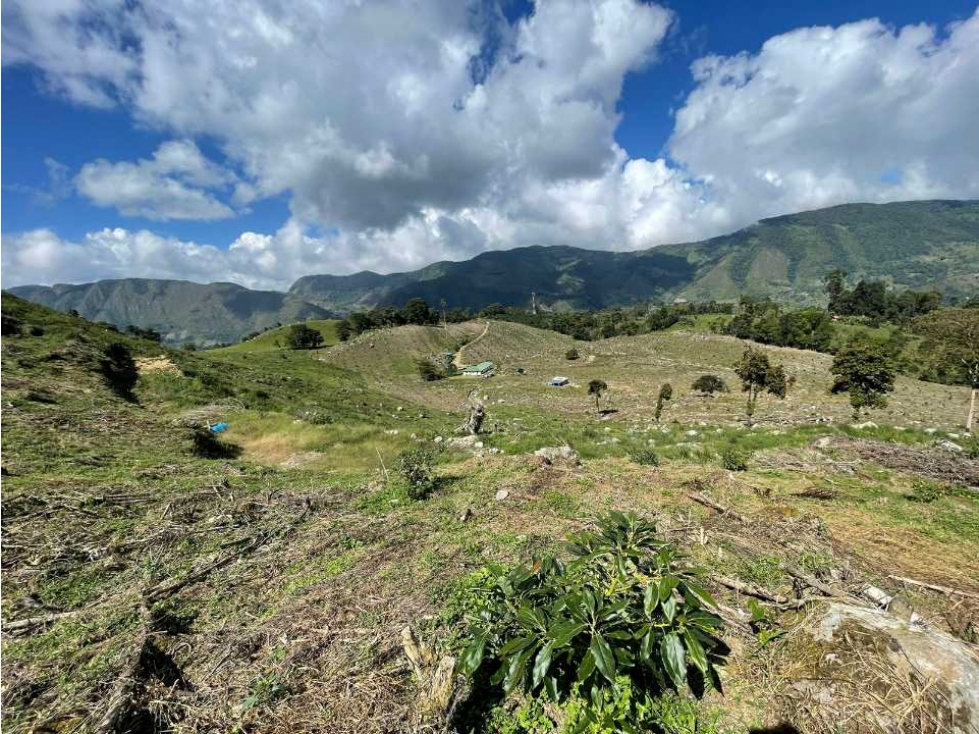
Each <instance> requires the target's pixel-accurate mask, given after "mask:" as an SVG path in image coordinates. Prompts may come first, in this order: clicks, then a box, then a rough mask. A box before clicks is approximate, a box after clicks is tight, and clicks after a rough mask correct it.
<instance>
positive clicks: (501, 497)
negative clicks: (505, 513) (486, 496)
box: [494, 489, 510, 502]
mask: <svg viewBox="0 0 979 734" xmlns="http://www.w3.org/2000/svg"><path fill="white" fill-rule="evenodd" d="M509 496H510V492H508V491H507V490H505V489H501V490H499V491H498V492H497V493H496V496H495V497H494V499H495V500H496V501H497V502H502V501H503V500H505V499H506V498H507V497H509Z"/></svg>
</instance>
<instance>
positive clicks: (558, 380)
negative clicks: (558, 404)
mask: <svg viewBox="0 0 979 734" xmlns="http://www.w3.org/2000/svg"><path fill="white" fill-rule="evenodd" d="M570 382H571V380H569V379H568V378H567V377H561V376H560V375H557V376H555V377H552V378H551V379H550V381H549V382H548V383H547V384H548V385H550V386H551V387H564V386H565V385H567V384H569V383H570Z"/></svg>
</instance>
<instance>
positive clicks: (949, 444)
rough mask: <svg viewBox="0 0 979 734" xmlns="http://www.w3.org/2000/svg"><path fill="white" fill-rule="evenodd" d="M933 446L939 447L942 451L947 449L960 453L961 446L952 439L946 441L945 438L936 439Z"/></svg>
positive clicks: (951, 452) (950, 451) (953, 452)
mask: <svg viewBox="0 0 979 734" xmlns="http://www.w3.org/2000/svg"><path fill="white" fill-rule="evenodd" d="M935 448H939V449H941V450H942V451H948V452H949V453H950V454H961V453H962V447H961V446H959V445H958V444H957V443H955V442H954V441H947V440H945V439H942V440H940V441H936V442H935Z"/></svg>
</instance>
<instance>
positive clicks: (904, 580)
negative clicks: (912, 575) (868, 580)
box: [887, 575, 979, 599]
mask: <svg viewBox="0 0 979 734" xmlns="http://www.w3.org/2000/svg"><path fill="white" fill-rule="evenodd" d="M887 578H889V579H893V580H894V581H900V582H901V583H902V584H908V585H909V586H920V587H921V588H923V589H931V590H932V591H937V592H939V593H941V594H949V595H952V596H964V597H966V598H968V599H979V594H976V593H974V592H971V591H960V590H959V589H952V588H949V587H948V586H939V585H938V584H929V583H925V582H924V581H917V580H916V579H909V578H908V577H907V576H894V575H888V577H887Z"/></svg>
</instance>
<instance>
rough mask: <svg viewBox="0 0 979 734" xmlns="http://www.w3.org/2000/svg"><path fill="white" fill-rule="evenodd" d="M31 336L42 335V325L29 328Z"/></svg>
mask: <svg viewBox="0 0 979 734" xmlns="http://www.w3.org/2000/svg"><path fill="white" fill-rule="evenodd" d="M30 334H31V336H44V327H43V326H32V327H31V329H30Z"/></svg>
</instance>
